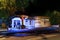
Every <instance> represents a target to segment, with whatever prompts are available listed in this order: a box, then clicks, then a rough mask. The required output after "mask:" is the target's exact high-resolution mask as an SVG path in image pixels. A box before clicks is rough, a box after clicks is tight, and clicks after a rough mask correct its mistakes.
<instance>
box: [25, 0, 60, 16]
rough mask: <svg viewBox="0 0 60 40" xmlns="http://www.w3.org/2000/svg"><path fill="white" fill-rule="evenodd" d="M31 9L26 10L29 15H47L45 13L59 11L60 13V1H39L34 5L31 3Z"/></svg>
mask: <svg viewBox="0 0 60 40" xmlns="http://www.w3.org/2000/svg"><path fill="white" fill-rule="evenodd" d="M29 3H30V4H29V7H28V8H27V9H26V10H27V12H28V13H29V14H28V15H45V11H47V10H50V11H53V10H58V11H60V1H55V0H54V1H49V0H48V1H46V0H37V1H36V2H34V3H31V2H29Z"/></svg>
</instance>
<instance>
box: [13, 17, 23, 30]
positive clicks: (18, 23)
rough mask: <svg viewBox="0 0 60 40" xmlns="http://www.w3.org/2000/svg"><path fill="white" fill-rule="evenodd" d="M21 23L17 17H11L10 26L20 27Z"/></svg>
mask: <svg viewBox="0 0 60 40" xmlns="http://www.w3.org/2000/svg"><path fill="white" fill-rule="evenodd" d="M21 25H22V21H21V19H20V18H19V17H15V18H13V19H12V28H13V29H14V28H16V29H19V28H20V29H21Z"/></svg>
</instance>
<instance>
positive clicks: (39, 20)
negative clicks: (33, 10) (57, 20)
mask: <svg viewBox="0 0 60 40" xmlns="http://www.w3.org/2000/svg"><path fill="white" fill-rule="evenodd" d="M34 19H35V27H49V26H50V21H49V18H48V17H44V16H36V17H34Z"/></svg>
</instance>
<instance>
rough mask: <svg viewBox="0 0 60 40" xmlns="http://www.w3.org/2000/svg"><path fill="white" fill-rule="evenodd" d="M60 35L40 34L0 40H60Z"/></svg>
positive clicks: (0, 39) (1, 39)
mask: <svg viewBox="0 0 60 40" xmlns="http://www.w3.org/2000/svg"><path fill="white" fill-rule="evenodd" d="M59 35H60V34H57V33H56V34H40V35H39V36H23V37H16V36H10V37H1V38H0V40H58V38H59V37H60V36H59ZM59 40H60V38H59Z"/></svg>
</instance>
